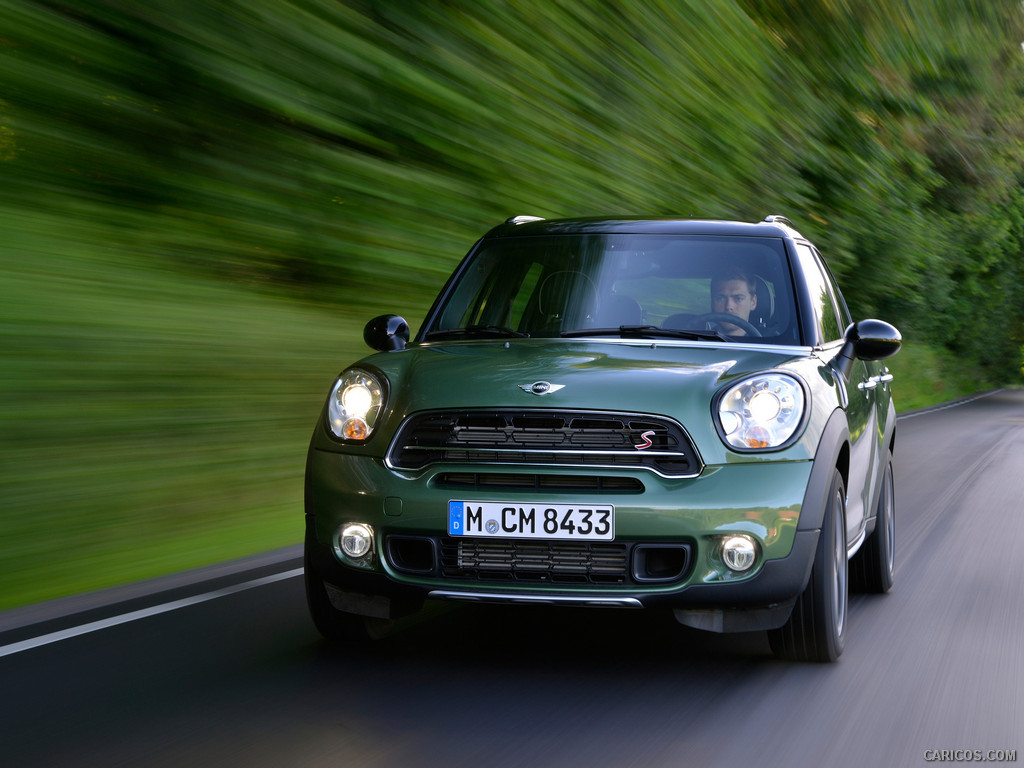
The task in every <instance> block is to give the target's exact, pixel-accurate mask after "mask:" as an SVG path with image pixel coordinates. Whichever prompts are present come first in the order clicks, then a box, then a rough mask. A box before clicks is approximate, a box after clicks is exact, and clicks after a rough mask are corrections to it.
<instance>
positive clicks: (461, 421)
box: [388, 410, 700, 477]
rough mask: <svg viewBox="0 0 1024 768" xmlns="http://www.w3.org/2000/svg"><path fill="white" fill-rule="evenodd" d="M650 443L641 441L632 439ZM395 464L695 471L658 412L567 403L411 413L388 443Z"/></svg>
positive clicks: (673, 427) (676, 428)
mask: <svg viewBox="0 0 1024 768" xmlns="http://www.w3.org/2000/svg"><path fill="white" fill-rule="evenodd" d="M648 441H649V442H650V445H649V446H647V447H645V448H640V447H638V446H641V445H646V443H647V442H648ZM388 462H389V464H390V465H391V466H392V467H394V468H396V469H406V470H417V469H422V468H423V467H426V466H428V465H430V464H438V463H460V464H516V465H546V466H559V467H622V468H630V467H633V468H643V469H648V470H651V471H653V472H656V473H657V474H660V475H665V476H670V477H686V476H693V475H696V474H698V473H699V472H700V461H699V459H698V458H697V452H696V449H695V448H694V447H693V444H692V443H691V441H690V439H689V437H688V436H687V435H686V432H685V431H684V430H683V428H682V427H681V426H680V425H679V424H677V423H676V422H674V421H672V420H670V419H666V418H663V417H658V416H649V415H640V414H628V413H598V412H566V411H468V410H467V411H445V412H432V413H421V414H415V415H413V416H411V417H410V418H409V419H407V420H406V422H405V423H404V424H403V425H402V427H401V428H400V429H399V431H398V434H397V435H396V436H395V439H394V441H393V442H392V444H391V448H390V449H389V451H388Z"/></svg>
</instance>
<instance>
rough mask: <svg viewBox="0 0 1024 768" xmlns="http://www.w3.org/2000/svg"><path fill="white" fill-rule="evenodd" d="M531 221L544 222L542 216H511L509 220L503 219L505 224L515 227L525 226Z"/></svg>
mask: <svg viewBox="0 0 1024 768" xmlns="http://www.w3.org/2000/svg"><path fill="white" fill-rule="evenodd" d="M531 221H544V217H543V216H513V217H512V218H511V219H505V223H506V224H515V225H516V226H517V227H518V226H519V225H520V224H527V223H529V222H531Z"/></svg>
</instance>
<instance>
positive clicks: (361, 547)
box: [338, 523, 373, 560]
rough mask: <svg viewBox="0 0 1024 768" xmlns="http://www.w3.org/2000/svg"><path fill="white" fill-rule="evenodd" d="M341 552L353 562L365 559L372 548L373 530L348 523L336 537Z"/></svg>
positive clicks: (361, 525) (358, 524) (359, 524)
mask: <svg viewBox="0 0 1024 768" xmlns="http://www.w3.org/2000/svg"><path fill="white" fill-rule="evenodd" d="M338 542H339V543H340V544H341V551H342V552H343V553H344V554H345V555H346V556H347V557H351V558H352V559H354V560H359V559H360V558H363V557H366V555H367V554H369V552H370V550H371V548H372V547H373V529H372V528H371V527H370V526H368V525H363V524H362V523H349V524H348V525H346V526H345V527H344V528H342V529H341V535H340V536H339V537H338Z"/></svg>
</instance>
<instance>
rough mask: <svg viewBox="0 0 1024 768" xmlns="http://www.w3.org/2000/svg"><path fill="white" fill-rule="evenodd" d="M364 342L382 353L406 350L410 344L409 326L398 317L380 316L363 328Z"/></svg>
mask: <svg viewBox="0 0 1024 768" xmlns="http://www.w3.org/2000/svg"><path fill="white" fill-rule="evenodd" d="M363 341H365V342H366V343H367V345H369V346H370V347H372V348H373V349H376V350H378V351H380V352H393V351H395V350H399V349H405V345H406V344H408V343H409V324H408V323H407V322H405V319H404V318H401V317H399V316H398V315H380V316H378V317H375V318H373V320H371V321H370V322H368V323H367V324H366V327H365V328H363Z"/></svg>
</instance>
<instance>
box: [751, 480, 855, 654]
mask: <svg viewBox="0 0 1024 768" xmlns="http://www.w3.org/2000/svg"><path fill="white" fill-rule="evenodd" d="M848 576H849V571H848V566H847V560H846V487H845V484H844V483H843V476H842V475H841V474H839V470H835V471H834V474H833V476H832V485H831V486H830V488H829V494H828V502H827V503H826V506H825V514H824V517H823V518H822V521H821V533H820V534H819V535H818V546H817V549H816V550H815V555H814V565H813V566H812V567H811V578H810V580H809V581H808V582H807V587H806V588H805V589H804V591H803V593H802V594H801V595H800V597H798V598H797V601H796V605H795V606H793V613H792V614H791V615H790V617H789V620H788V621H787V622H786V623H785V624H784V625H783V626H782V627H780V628H779V629H774V630H771V631H769V632H768V642H769V644H770V645H771V648H772V652H773V653H774V654H775V655H776V656H778V657H780V658H783V659H789V660H791V661H818V662H826V661H835V660H836V659H838V658H839V655H840V654H841V653H842V652H843V646H844V645H845V644H846V623H847V621H846V619H847V608H848V606H849V590H848Z"/></svg>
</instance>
